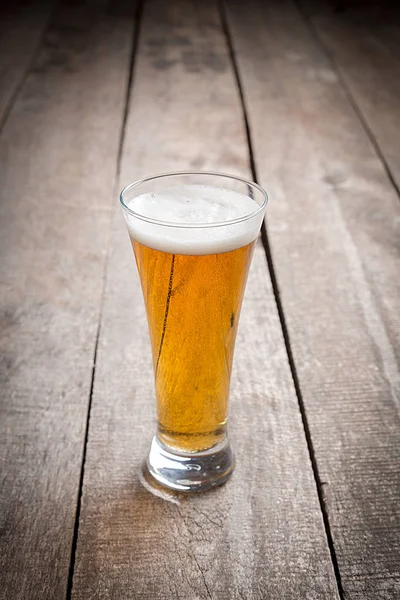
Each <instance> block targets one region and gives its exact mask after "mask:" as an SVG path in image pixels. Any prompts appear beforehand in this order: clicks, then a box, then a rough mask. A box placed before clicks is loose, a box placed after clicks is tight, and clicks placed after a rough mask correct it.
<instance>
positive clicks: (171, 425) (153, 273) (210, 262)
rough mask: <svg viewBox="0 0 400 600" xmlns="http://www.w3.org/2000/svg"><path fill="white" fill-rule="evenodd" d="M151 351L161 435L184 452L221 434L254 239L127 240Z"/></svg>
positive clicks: (208, 445) (216, 440)
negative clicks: (200, 243) (196, 246)
mask: <svg viewBox="0 0 400 600" xmlns="http://www.w3.org/2000/svg"><path fill="white" fill-rule="evenodd" d="M132 246H133V250H134V253H135V257H136V263H137V267H138V271H139V275H140V280H141V284H142V290H143V296H144V300H145V305H146V311H147V319H148V324H149V330H150V338H151V344H152V352H153V364H154V374H155V386H156V396H157V414H158V438H159V440H160V441H161V442H162V443H164V444H166V445H167V446H169V447H172V448H176V449H179V450H183V451H186V452H199V451H202V450H206V449H209V448H211V447H212V446H214V445H216V444H218V443H219V442H220V441H221V440H223V438H224V436H225V429H226V422H227V411H228V395H229V384H230V375H231V369H232V359H233V352H234V346H235V338H236V332H237V327H238V323H239V315H240V308H241V304H242V299H243V293H244V288H245V285H246V279H247V274H248V270H249V266H250V262H251V257H252V254H253V248H254V242H252V243H250V244H247V245H246V246H244V247H242V248H238V249H236V250H232V251H230V252H222V253H219V254H207V255H196V256H190V255H183V254H169V253H166V252H161V251H159V250H153V249H151V248H148V247H146V246H144V245H143V244H140V243H138V242H136V241H135V240H134V239H132Z"/></svg>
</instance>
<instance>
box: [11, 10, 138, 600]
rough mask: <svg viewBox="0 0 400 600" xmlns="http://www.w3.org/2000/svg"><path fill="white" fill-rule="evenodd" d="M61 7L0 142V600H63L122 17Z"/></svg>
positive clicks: (100, 265) (112, 147)
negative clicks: (0, 599)
mask: <svg viewBox="0 0 400 600" xmlns="http://www.w3.org/2000/svg"><path fill="white" fill-rule="evenodd" d="M106 11H107V5H104V4H103V5H101V6H100V5H98V6H94V5H93V4H91V3H87V4H80V6H79V7H78V6H76V5H75V6H74V5H70V6H68V5H63V6H61V8H60V10H59V12H58V13H57V15H56V17H55V19H54V21H53V22H52V24H51V27H50V28H49V30H48V32H47V34H46V37H45V41H44V45H43V47H42V49H41V51H40V54H39V56H38V60H37V62H36V64H35V65H34V68H33V70H32V71H31V73H30V74H29V76H28V78H27V80H26V83H25V85H24V87H23V90H22V91H21V94H20V95H19V96H18V98H17V100H16V102H15V104H14V106H13V110H12V112H11V114H10V116H9V119H8V120H7V123H6V125H5V127H4V129H3V131H2V135H1V137H0V169H1V182H2V183H1V190H0V194H1V203H0V254H1V257H2V259H1V263H0V281H1V292H0V298H1V309H0V310H1V312H0V327H1V335H0V357H1V360H0V378H1V386H0V399H1V403H0V411H1V414H0V463H1V476H0V489H1V497H0V531H1V538H0V540H1V542H0V543H1V549H0V598H2V599H4V600H10V599H13V600H19V599H21V600H30V599H32V600H33V599H35V600H36V599H37V600H39V599H40V600H54V599H57V600H58V599H60V600H61V599H64V598H65V593H66V586H67V578H68V570H69V562H70V555H71V544H72V535H73V529H74V520H75V511H76V504H77V494H78V486H79V478H80V468H81V461H82V451H83V444H84V437H85V427H86V418H87V408H88V398H89V392H90V385H91V373H92V366H93V352H94V346H95V340H96V333H97V326H98V321H99V311H100V301H101V293H102V285H103V276H104V260H105V254H106V246H107V237H108V233H109V229H110V216H111V205H112V200H111V198H112V193H113V186H114V185H115V176H116V156H117V151H118V143H119V133H120V128H121V122H122V115H123V106H124V98H125V85H126V79H127V73H128V64H129V48H130V38H131V35H130V34H131V23H132V21H130V19H129V17H128V16H127V15H125V16H123V15H121V16H120V17H118V16H112V15H110V14H108V15H107V14H106Z"/></svg>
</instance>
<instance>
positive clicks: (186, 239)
mask: <svg viewBox="0 0 400 600" xmlns="http://www.w3.org/2000/svg"><path fill="white" fill-rule="evenodd" d="M127 206H128V207H129V208H130V209H131V210H132V211H134V212H135V213H136V214H138V215H140V216H142V217H145V218H149V219H156V220H158V221H166V222H168V223H170V224H173V225H174V226H168V225H160V224H155V223H151V222H149V221H145V220H143V219H140V218H138V217H136V216H134V215H132V214H130V213H128V211H126V210H124V215H125V219H126V221H127V224H128V229H129V233H130V235H131V237H132V238H133V239H134V240H136V241H138V242H140V243H141V244H143V245H144V246H147V247H149V248H153V249H154V250H161V251H162V252H169V253H171V254H189V255H199V254H219V253H220V252H229V251H230V250H235V249H236V248H241V247H243V246H246V245H247V244H249V243H250V242H252V241H253V240H255V238H256V237H257V235H258V232H259V231H260V227H261V222H262V219H263V216H264V211H261V212H260V213H258V214H257V215H253V216H250V217H249V218H247V219H246V220H244V221H241V222H239V223H233V224H227V223H226V221H232V220H233V219H240V218H242V217H248V216H249V215H251V214H252V213H254V212H256V211H257V209H258V208H259V205H258V204H257V202H256V201H255V200H253V199H252V198H249V197H248V196H245V195H244V194H240V193H238V192H234V191H232V190H226V189H222V188H215V187H211V186H202V185H185V186H180V187H175V186H174V187H168V188H165V189H164V190H161V191H159V192H154V193H148V194H142V195H140V196H136V197H135V198H133V199H132V200H130V201H129V203H128V204H127ZM213 223H222V225H218V226H214V227H212V226H210V225H212V224H213ZM179 225H182V227H179ZM193 225H196V227H193ZM202 225H204V227H202Z"/></svg>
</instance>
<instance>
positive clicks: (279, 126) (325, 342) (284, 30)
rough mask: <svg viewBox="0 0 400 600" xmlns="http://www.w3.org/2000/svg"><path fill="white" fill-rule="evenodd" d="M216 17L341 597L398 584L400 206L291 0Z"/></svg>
mask: <svg viewBox="0 0 400 600" xmlns="http://www.w3.org/2000/svg"><path fill="white" fill-rule="evenodd" d="M227 6H228V15H229V23H230V24H231V27H232V33H233V39H234V46H235V51H236V53H237V60H238V63H239V69H240V74H241V77H242V80H243V85H244V91H245V99H246V104H247V107H248V113H249V121H250V127H251V131H252V135H253V141H254V151H255V159H256V163H257V167H258V171H259V174H260V178H261V181H262V183H263V184H264V185H265V186H266V187H267V189H269V191H270V195H271V198H272V199H273V201H272V202H271V205H270V208H269V212H268V229H269V234H270V239H271V244H272V253H273V258H274V262H275V265H276V273H277V278H278V284H279V287H280V293H281V299H282V302H283V308H284V312H285V315H286V319H287V325H288V330H289V335H290V340H291V344H292V350H293V355H294V360H295V364H296V368H297V373H298V377H299V381H300V388H301V392H302V396H303V400H304V403H305V409H306V414H307V418H308V421H309V425H310V430H311V437H312V443H313V446H314V449H315V455H316V460H317V465H318V470H319V473H320V477H321V479H322V482H323V492H324V497H325V505H326V509H327V511H328V515H329V521H330V524H331V528H332V534H333V540H334V545H335V549H336V554H337V557H338V562H339V567H340V571H341V577H342V583H343V587H344V592H345V597H346V599H347V600H393V599H394V598H397V597H399V595H400V573H399V565H400V560H399V557H400V514H399V507H400V470H399V458H400V456H399V454H400V444H399V431H400V419H399V391H400V377H399V366H398V365H399V358H400V326H399V309H400V279H399V276H398V275H399V272H400V255H399V234H400V212H399V206H398V203H397V198H396V195H395V193H394V190H393V188H392V186H391V185H390V184H389V182H388V180H387V177H386V175H385V173H384V171H383V169H382V166H381V163H380V161H379V160H378V159H377V157H376V155H375V154H374V151H373V149H372V148H371V145H370V144H369V142H368V139H367V137H366V135H365V132H364V130H363V129H362V127H361V126H360V123H359V120H358V119H357V118H356V116H355V114H354V111H353V110H352V108H351V106H350V105H349V103H348V101H347V99H346V96H345V94H344V93H343V90H342V88H341V86H340V83H339V82H338V79H337V75H336V73H335V72H334V71H332V69H331V67H330V65H329V64H328V62H327V61H326V58H325V56H324V55H323V54H322V53H321V51H320V49H319V47H318V46H317V45H316V43H315V40H314V39H313V38H312V37H311V36H310V33H309V29H308V27H307V26H306V24H305V23H304V21H303V20H302V18H301V16H300V14H299V12H298V11H297V9H296V8H295V7H294V5H293V4H292V3H291V2H272V1H271V2H269V3H262V2H258V1H257V0H251V1H250V2H249V3H247V4H246V7H244V5H243V4H242V3H240V2H234V1H232V2H229V4H227Z"/></svg>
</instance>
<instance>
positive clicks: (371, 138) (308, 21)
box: [293, 0, 400, 202]
mask: <svg viewBox="0 0 400 600" xmlns="http://www.w3.org/2000/svg"><path fill="white" fill-rule="evenodd" d="M293 4H294V5H295V6H296V8H297V10H298V12H299V14H300V16H301V18H302V19H303V21H304V23H305V24H306V26H307V27H308V29H309V31H310V33H311V35H312V37H313V38H314V40H315V42H316V44H317V46H319V48H321V50H322V52H323V54H324V55H325V56H326V58H327V60H328V62H329V63H330V65H331V67H332V70H333V71H334V72H335V73H336V74H337V78H338V81H339V83H340V85H341V87H342V89H343V91H344V94H345V96H346V98H347V100H348V102H349V103H350V106H351V107H352V109H353V110H354V114H355V115H356V117H357V119H358V121H359V123H360V125H361V127H362V128H363V130H364V131H365V133H366V135H367V137H368V140H369V141H370V143H371V145H372V147H373V149H374V151H375V153H376V155H377V157H378V159H379V160H380V162H381V164H382V166H383V169H384V171H385V173H386V176H387V178H388V180H389V181H390V183H391V185H392V186H393V188H394V190H395V192H396V194H397V199H398V200H399V202H400V187H399V186H398V185H397V182H396V180H395V178H394V176H393V173H392V171H391V169H390V166H389V163H388V162H387V160H386V158H385V155H384V153H383V150H382V148H381V146H380V144H379V142H378V140H377V139H376V136H375V135H374V133H373V131H372V129H371V127H370V126H369V124H368V121H367V119H366V117H365V116H364V114H363V112H362V110H361V108H360V106H359V105H358V103H357V101H356V99H355V97H354V95H353V94H352V92H351V90H350V88H349V86H348V85H347V83H346V80H345V78H344V77H343V74H342V71H341V69H340V67H339V65H338V63H337V61H336V60H335V59H334V57H333V54H332V52H331V51H330V50H329V48H328V47H327V46H326V44H325V43H324V42H323V40H322V38H321V36H320V35H319V33H318V30H317V28H316V26H315V25H314V23H313V22H312V20H311V19H310V17H309V15H308V14H307V11H306V10H305V9H304V7H303V6H302V4H301V1H300V0H293Z"/></svg>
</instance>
